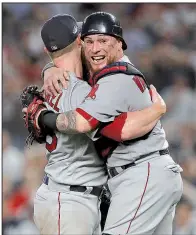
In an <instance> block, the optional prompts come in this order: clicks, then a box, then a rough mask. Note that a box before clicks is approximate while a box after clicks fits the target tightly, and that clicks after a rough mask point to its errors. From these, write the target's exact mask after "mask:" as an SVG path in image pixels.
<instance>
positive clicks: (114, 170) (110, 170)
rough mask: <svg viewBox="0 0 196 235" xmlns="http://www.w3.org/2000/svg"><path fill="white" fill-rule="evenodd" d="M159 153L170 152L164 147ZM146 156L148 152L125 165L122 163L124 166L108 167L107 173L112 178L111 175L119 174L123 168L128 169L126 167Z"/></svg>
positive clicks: (134, 164)
mask: <svg viewBox="0 0 196 235" xmlns="http://www.w3.org/2000/svg"><path fill="white" fill-rule="evenodd" d="M159 154H160V155H166V154H170V153H169V149H168V148H166V149H163V150H160V151H159ZM146 157H149V154H146V155H143V156H141V157H140V158H138V159H137V160H135V161H134V162H131V163H129V164H126V165H124V166H118V167H110V168H108V175H109V177H110V178H112V177H114V176H116V175H118V174H120V173H121V172H122V171H124V170H126V169H128V168H130V167H132V166H136V164H137V161H139V160H141V159H144V158H146Z"/></svg>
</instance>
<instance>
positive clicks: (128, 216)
mask: <svg viewBox="0 0 196 235" xmlns="http://www.w3.org/2000/svg"><path fill="white" fill-rule="evenodd" d="M181 171H182V168H181V167H180V166H179V165H177V164H176V163H175V162H174V161H173V160H172V158H171V157H170V156H169V155H162V156H160V155H159V154H158V153H156V154H153V155H152V156H150V157H148V158H145V159H144V160H143V161H142V162H140V163H138V164H137V165H136V166H133V167H130V168H128V169H126V170H124V171H123V172H121V173H120V174H118V175H117V176H115V177H113V178H111V179H109V181H108V186H109V189H110V191H111V194H112V198H111V205H110V208H109V211H108V216H107V219H106V224H105V228H104V233H106V234H112V235H116V234H118V235H119V234H120V235H122V234H140V235H142V234H156V235H159V234H160V235H163V234H164V235H167V234H168V235H170V234H172V222H173V218H174V214H175V207H176V204H177V203H178V201H179V200H180V198H181V196H182V190H183V189H182V179H181V175H180V172H181Z"/></svg>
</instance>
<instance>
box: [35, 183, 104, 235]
mask: <svg viewBox="0 0 196 235" xmlns="http://www.w3.org/2000/svg"><path fill="white" fill-rule="evenodd" d="M99 204H100V203H99V199H98V197H97V196H94V195H91V194H84V193H80V192H73V191H69V192H66V193H65V192H63V193H59V192H55V191H50V190H49V189H48V185H45V184H42V185H41V186H40V188H39V189H38V191H37V193H36V196H35V199H34V221H35V224H36V226H37V227H38V229H39V231H40V234H44V235H46V234H47V235H50V234H51V235H60V234H68V235H71V234H72V235H73V234H75V235H76V234H77V235H79V234H81V235H87V234H88V235H100V234H101V228H100V212H99Z"/></svg>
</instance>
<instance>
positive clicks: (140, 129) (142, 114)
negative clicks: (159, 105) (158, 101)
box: [121, 105, 163, 141]
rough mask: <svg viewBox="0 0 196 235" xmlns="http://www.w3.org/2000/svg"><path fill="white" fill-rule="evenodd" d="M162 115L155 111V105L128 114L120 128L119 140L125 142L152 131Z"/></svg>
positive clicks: (157, 110)
mask: <svg viewBox="0 0 196 235" xmlns="http://www.w3.org/2000/svg"><path fill="white" fill-rule="evenodd" d="M162 115H163V113H162V112H161V111H159V109H156V106H155V105H152V106H150V107H148V108H146V109H144V110H140V111H135V112H128V113H127V119H126V121H125V124H124V126H123V128H122V132H121V139H122V140H123V141H125V140H130V139H135V138H138V137H141V136H143V135H145V134H147V133H148V132H149V131H151V130H152V129H153V127H154V126H155V125H156V123H157V121H158V120H159V119H160V118H161V116H162Z"/></svg>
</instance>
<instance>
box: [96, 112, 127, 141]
mask: <svg viewBox="0 0 196 235" xmlns="http://www.w3.org/2000/svg"><path fill="white" fill-rule="evenodd" d="M126 118H127V113H122V114H121V115H119V116H118V117H116V118H115V119H114V121H113V122H111V123H110V124H108V125H107V126H105V127H104V128H103V129H102V130H101V131H100V133H101V134H102V135H104V136H106V137H108V138H110V139H113V140H116V141H117V142H121V141H122V139H121V133H122V129H123V126H124V124H125V121H126Z"/></svg>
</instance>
